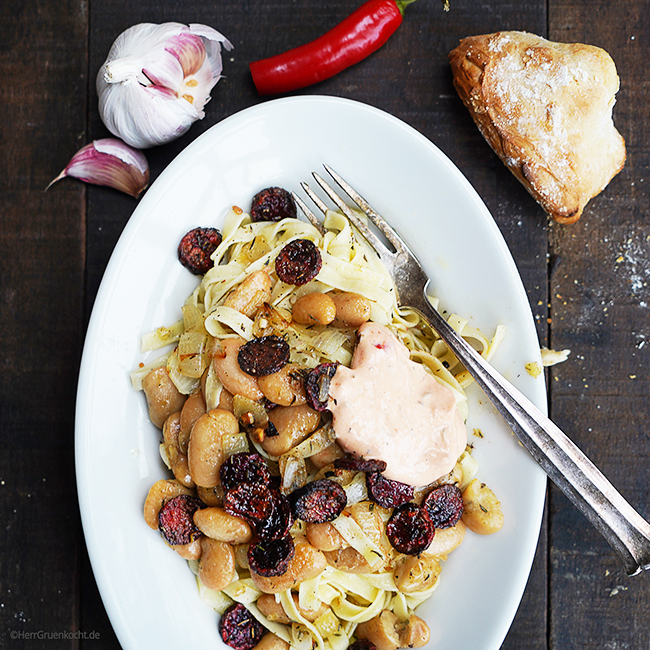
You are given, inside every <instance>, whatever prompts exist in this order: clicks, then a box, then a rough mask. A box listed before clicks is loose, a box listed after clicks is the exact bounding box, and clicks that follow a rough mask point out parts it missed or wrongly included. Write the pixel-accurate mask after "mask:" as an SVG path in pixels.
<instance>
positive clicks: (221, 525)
mask: <svg viewBox="0 0 650 650" xmlns="http://www.w3.org/2000/svg"><path fill="white" fill-rule="evenodd" d="M194 523H195V524H196V527H197V528H198V529H199V530H200V531H201V532H202V533H203V534H204V535H207V536H208V537H211V538H212V539H216V540H217V541H219V542H228V544H248V542H250V541H251V539H252V538H253V534H252V532H251V529H250V526H249V525H248V524H247V523H246V522H245V521H244V520H243V519H240V518H239V517H233V516H232V515H229V514H228V513H227V512H226V511H225V510H224V509H223V508H216V507H211V508H201V509H200V510H197V511H196V512H195V513H194Z"/></svg>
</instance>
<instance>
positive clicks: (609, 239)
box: [549, 0, 650, 650]
mask: <svg viewBox="0 0 650 650" xmlns="http://www.w3.org/2000/svg"><path fill="white" fill-rule="evenodd" d="M549 19H550V21H549V22H550V36H551V38H552V39H554V40H561V41H565V42H576V41H577V42H583V43H590V44H593V45H598V46H600V47H603V48H605V49H606V50H607V51H608V52H609V53H610V54H611V55H612V57H613V59H614V61H615V62H616V65H617V68H618V71H619V76H620V77H621V90H620V92H619V94H618V101H617V104H616V107H615V109H614V117H615V123H616V125H617V127H618V129H619V130H620V132H621V133H622V135H623V136H624V137H625V139H626V145H627V150H628V159H627V163H626V167H625V169H624V170H623V171H622V172H621V174H619V175H618V176H617V177H616V178H615V179H614V180H613V181H612V183H610V185H609V187H608V188H607V189H606V190H605V191H604V192H603V193H602V194H601V195H600V196H598V197H597V198H596V199H594V200H593V201H592V202H591V203H590V204H589V205H588V206H587V210H586V212H585V214H584V215H583V216H582V218H581V219H580V221H578V222H577V223H576V224H575V225H574V226H571V227H564V228H563V227H560V226H557V225H555V226H553V228H552V252H553V255H554V256H556V258H557V265H556V267H555V272H554V274H553V276H552V278H551V294H552V297H551V304H552V308H551V309H552V319H553V322H552V342H553V344H554V347H556V348H565V347H566V348H570V349H571V350H572V353H571V357H570V359H569V361H568V362H567V363H565V364H563V365H561V366H557V367H556V368H555V369H554V372H553V378H552V384H551V387H552V393H551V394H552V403H553V415H554V418H555V420H556V421H557V422H558V424H559V425H560V426H562V427H564V428H565V430H566V431H567V433H568V434H569V435H570V436H571V437H572V438H573V439H574V440H575V441H576V443H577V444H578V445H579V446H581V447H582V448H583V449H584V450H585V452H586V453H587V454H588V455H590V456H591V457H592V459H593V460H594V462H596V464H597V465H598V466H599V467H600V468H601V469H602V470H603V472H604V473H605V475H606V476H608V477H609V478H610V480H611V481H612V483H613V484H614V485H615V486H616V487H617V488H619V490H620V491H621V492H622V493H623V495H624V496H625V497H626V498H627V499H628V500H629V501H630V502H631V503H632V505H634V506H635V507H636V508H637V509H638V510H639V511H640V512H641V514H643V515H644V516H645V517H646V518H648V516H649V515H650V501H649V500H648V484H647V458H648V455H649V454H650V436H648V433H647V426H646V422H647V421H648V416H649V415H650V414H649V406H648V405H649V400H648V395H649V390H650V383H649V381H648V380H649V377H648V372H647V367H648V363H647V362H648V350H647V349H646V348H645V342H646V338H647V337H648V336H649V335H650V332H649V331H648V325H647V323H648V304H649V303H650V292H649V290H648V286H647V269H648V268H650V264H649V261H650V231H649V229H648V223H647V219H646V218H645V215H646V214H647V212H648V207H649V202H650V195H649V193H648V190H647V188H646V183H645V179H647V178H648V176H647V175H648V172H649V169H648V160H649V157H648V153H649V151H648V144H647V143H648V137H649V135H650V110H649V108H648V84H647V80H646V70H647V60H648V55H649V54H650V49H649V46H648V43H647V40H646V39H645V38H644V35H645V34H647V33H648V29H650V19H649V17H648V13H647V3H644V2H635V1H633V2H626V3H624V4H623V5H622V4H621V3H616V2H608V1H602V0H601V1H596V2H591V3H580V2H577V1H575V0H566V1H554V0H552V1H551V2H550V9H549ZM551 512H552V525H551V529H550V535H551V538H550V539H551V547H550V549H551V550H550V557H551V567H552V568H551V576H550V589H551V604H552V609H551V611H550V615H549V620H550V640H551V645H555V646H557V647H562V648H563V649H567V650H571V649H573V648H642V647H648V646H649V645H650V626H648V624H647V603H648V601H649V600H650V580H648V579H647V577H646V579H644V578H643V577H635V578H628V577H627V576H625V575H624V574H623V572H622V570H621V567H620V564H619V562H618V560H617V559H616V557H615V556H614V555H613V553H612V551H611V550H610V548H609V547H608V546H607V544H606V543H605V542H604V541H603V540H602V539H601V538H600V536H599V535H598V533H596V532H595V530H594V529H592V528H591V526H589V524H588V523H586V521H585V520H584V519H583V518H582V517H581V516H580V515H579V514H578V513H577V511H576V510H575V509H574V508H573V507H572V506H571V505H570V504H569V503H568V501H567V500H566V499H565V498H564V497H563V496H562V495H560V494H558V493H557V491H555V490H554V491H553V492H552V495H551Z"/></svg>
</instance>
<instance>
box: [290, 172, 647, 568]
mask: <svg viewBox="0 0 650 650" xmlns="http://www.w3.org/2000/svg"><path fill="white" fill-rule="evenodd" d="M324 167H325V169H326V170H327V172H328V173H329V174H330V176H331V177H332V178H333V179H334V180H335V181H336V183H337V184H338V185H339V187H341V189H342V190H343V191H344V192H345V193H346V194H347V195H348V196H349V197H350V198H351V199H352V201H354V203H356V205H358V206H359V208H360V209H361V210H362V211H363V212H364V213H365V214H366V215H367V216H368V218H369V219H370V221H371V222H372V223H373V224H374V225H375V226H376V227H377V228H378V229H379V231H380V232H381V233H382V234H383V235H384V236H385V237H386V239H387V240H388V242H389V243H390V245H391V246H392V247H393V250H390V249H389V248H388V247H387V246H385V245H384V243H383V242H382V241H381V239H380V237H378V236H377V235H376V234H375V233H374V232H373V231H371V230H370V229H369V228H368V226H367V225H366V224H365V223H364V222H363V220H361V219H359V217H358V215H356V214H355V213H354V211H353V210H352V209H350V207H349V206H348V205H347V203H346V202H345V201H344V200H343V199H342V198H341V197H340V196H339V195H338V194H337V193H336V191H335V190H334V189H333V188H332V186H331V185H329V184H328V183H327V182H326V181H325V180H324V179H323V178H322V177H321V176H319V175H318V174H316V173H315V172H314V173H313V176H314V179H315V180H316V182H317V183H318V185H319V186H320V187H321V188H322V189H323V190H324V191H325V193H326V194H327V196H328V197H329V198H330V199H331V200H332V201H333V202H334V203H335V204H336V206H337V207H338V208H339V209H340V210H341V211H342V212H343V214H345V216H346V217H347V218H348V219H349V220H350V221H351V222H352V223H353V224H354V226H355V227H356V228H357V230H359V232H360V233H361V234H362V235H363V236H364V237H365V238H366V240H367V241H368V243H369V244H370V245H371V246H372V247H373V248H374V249H375V251H376V252H377V254H378V255H379V257H380V259H381V261H382V262H383V263H384V265H385V266H386V268H387V270H388V271H389V273H390V274H391V276H392V277H393V280H394V282H395V287H396V289H397V296H398V303H399V304H401V305H408V306H409V307H411V308H413V309H415V310H416V311H418V312H419V313H420V314H421V315H422V317H423V318H424V319H425V320H426V321H427V322H429V324H430V325H431V326H432V327H433V329H434V330H435V331H436V332H438V334H439V336H440V337H441V338H442V340H443V341H444V342H445V343H446V344H447V345H448V347H449V348H450V350H451V351H452V352H453V353H454V354H455V355H456V356H457V357H458V359H459V360H460V361H461V362H462V364H463V365H464V366H465V368H466V369H467V371H468V372H469V373H470V374H471V375H472V377H473V378H474V380H475V381H476V383H477V384H478V385H479V386H480V387H481V388H482V390H483V391H484V392H485V394H486V395H487V397H488V398H489V399H490V401H491V402H492V404H493V405H494V406H495V408H496V409H497V411H498V412H499V413H500V414H501V416H502V417H503V419H504V420H505V421H506V423H507V424H508V426H509V427H510V428H511V429H512V431H513V432H514V433H515V434H516V435H517V437H518V438H519V440H520V441H521V442H522V444H523V445H524V447H526V449H528V451H529V452H530V454H531V455H532V456H533V458H534V459H535V460H536V461H537V462H538V463H539V465H540V466H541V467H542V468H543V469H544V471H545V472H546V474H547V475H548V476H549V477H550V478H551V479H552V480H553V482H554V483H555V484H556V485H557V486H558V487H559V488H560V489H561V490H562V491H563V492H564V493H565V494H566V495H567V497H568V498H569V499H570V500H571V501H572V502H573V503H574V504H575V506H576V507H577V508H578V510H580V511H581V512H582V513H583V514H584V515H585V516H586V517H587V519H589V521H590V522H591V523H592V524H593V525H594V526H595V528H596V529H597V530H598V531H599V532H600V533H601V534H602V535H603V537H604V538H605V539H606V540H607V541H608V542H609V544H610V545H611V547H612V548H613V549H614V551H615V552H616V553H617V555H618V556H619V557H620V559H621V560H622V562H623V564H624V566H625V571H626V572H627V574H628V575H630V576H632V575H636V574H638V573H640V572H641V571H642V570H644V569H649V568H650V524H648V522H647V521H645V519H643V518H642V517H641V516H640V515H639V513H637V512H636V510H634V508H632V506H631V505H630V504H629V503H628V502H627V501H626V500H625V499H624V498H623V497H622V496H621V494H619V492H617V491H616V489H615V488H614V487H613V486H612V484H611V483H610V482H609V481H608V480H607V479H606V478H605V476H604V475H603V474H602V473H601V472H600V470H598V468H597V467H596V466H595V465H594V464H593V463H592V462H591V461H590V460H589V459H588V458H587V457H586V456H585V455H584V454H583V453H582V451H580V449H578V447H577V446H576V445H575V444H574V443H573V442H572V441H571V440H570V439H569V438H568V437H567V436H566V435H565V434H564V433H563V432H562V431H561V430H560V429H559V428H558V427H557V426H556V425H555V424H553V422H552V421H551V420H550V419H549V418H548V417H546V415H544V413H542V412H541V411H540V410H539V409H538V408H537V407H536V406H535V405H534V404H533V403H532V402H531V401H530V400H529V399H528V398H527V397H526V396H525V395H523V393H521V392H520V391H519V390H517V388H515V387H514V386H513V385H512V384H510V383H509V382H508V381H507V380H506V379H504V378H503V377H502V376H501V375H500V374H499V373H498V372H497V371H496V370H494V368H492V366H490V365H489V364H488V363H487V362H486V361H485V360H484V359H483V358H482V357H481V355H479V354H478V353H477V352H476V350H474V348H472V347H471V346H470V345H469V344H468V343H467V342H466V341H465V340H464V339H463V338H462V337H461V336H459V335H458V334H457V333H456V332H455V331H454V330H453V329H452V328H451V327H450V326H449V324H448V323H447V321H446V320H445V319H444V318H443V317H442V316H441V315H440V314H439V313H438V312H437V311H436V310H435V309H434V308H433V307H432V306H431V303H430V302H429V300H428V298H427V287H428V285H429V278H428V276H427V274H426V273H425V271H424V269H423V268H422V265H421V264H420V262H419V261H418V260H417V258H416V257H415V255H414V254H413V252H412V251H411V250H410V249H409V247H408V246H407V245H406V243H405V242H404V240H403V239H402V238H401V237H400V236H399V235H398V234H397V232H395V230H393V228H391V226H389V225H388V223H387V222H386V221H385V220H384V219H383V218H382V217H381V216H380V215H379V214H378V213H377V212H376V211H375V210H373V208H372V207H371V206H370V205H369V204H368V202H367V201H366V200H365V199H364V198H363V197H362V196H360V195H359V194H358V192H356V191H355V190H354V189H353V188H352V187H351V186H350V185H349V184H348V183H346V182H345V181H344V180H343V179H342V178H341V177H340V176H339V175H338V174H337V173H336V172H335V171H334V170H333V169H331V168H330V167H329V166H327V165H324ZM301 185H302V188H303V189H304V191H305V192H306V194H307V195H308V196H309V198H310V199H311V200H312V201H313V202H314V203H315V204H316V206H317V207H318V208H319V210H321V211H322V212H323V214H324V213H325V211H326V210H327V206H326V204H325V203H324V202H323V201H322V200H321V199H320V198H319V196H318V195H317V194H315V193H314V192H313V191H312V190H311V188H310V187H309V186H308V185H307V184H306V183H302V184H301ZM294 198H295V199H296V202H297V203H298V205H299V206H300V208H301V210H302V211H303V212H304V213H305V216H306V217H307V219H308V220H309V221H310V222H311V223H313V224H314V225H315V226H316V227H317V228H319V230H321V232H322V225H321V223H320V221H319V219H317V218H316V216H315V215H314V214H313V213H312V212H311V210H310V209H309V208H308V207H307V205H306V204H305V203H304V201H302V200H301V199H300V197H299V196H297V195H296V194H295V193H294Z"/></svg>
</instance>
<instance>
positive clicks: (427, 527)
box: [386, 503, 436, 555]
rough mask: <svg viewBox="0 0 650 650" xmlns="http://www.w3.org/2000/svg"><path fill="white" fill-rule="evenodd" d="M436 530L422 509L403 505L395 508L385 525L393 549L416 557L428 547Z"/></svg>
mask: <svg viewBox="0 0 650 650" xmlns="http://www.w3.org/2000/svg"><path fill="white" fill-rule="evenodd" d="M435 532H436V529H435V528H434V527H433V523H432V522H431V519H429V515H428V514H427V512H426V510H425V509H424V508H421V507H420V506H418V505H417V504H416V503H405V504H403V505H401V506H400V507H399V508H395V510H394V511H393V514H392V515H391V516H390V519H389V520H388V523H387V524H386V536H387V537H388V541H389V542H390V543H391V545H392V546H393V548H394V549H395V550H396V551H399V552H400V553H404V554H406V555H417V554H418V553H421V552H422V551H424V550H425V549H426V548H428V547H429V545H430V544H431V542H432V541H433V536H434V535H435Z"/></svg>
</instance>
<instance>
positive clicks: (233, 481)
mask: <svg viewBox="0 0 650 650" xmlns="http://www.w3.org/2000/svg"><path fill="white" fill-rule="evenodd" d="M270 476H271V475H270V473H269V466H268V465H267V463H266V460H265V459H264V458H263V457H262V456H260V455H259V454H251V453H247V452H241V453H238V454H233V455H232V456H230V457H229V458H228V459H227V460H226V461H225V462H224V463H223V464H222V465H221V467H220V468H219V477H220V478H221V485H222V486H223V489H224V490H231V489H232V488H234V487H237V486H238V485H239V484H240V483H261V484H262V485H268V482H269V478H270Z"/></svg>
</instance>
